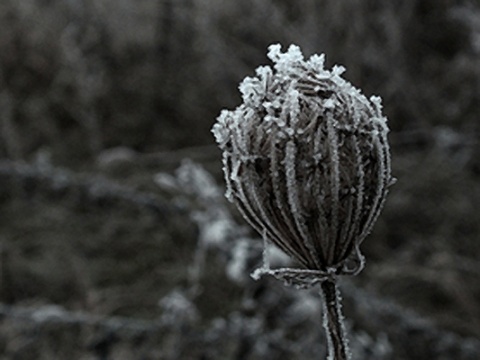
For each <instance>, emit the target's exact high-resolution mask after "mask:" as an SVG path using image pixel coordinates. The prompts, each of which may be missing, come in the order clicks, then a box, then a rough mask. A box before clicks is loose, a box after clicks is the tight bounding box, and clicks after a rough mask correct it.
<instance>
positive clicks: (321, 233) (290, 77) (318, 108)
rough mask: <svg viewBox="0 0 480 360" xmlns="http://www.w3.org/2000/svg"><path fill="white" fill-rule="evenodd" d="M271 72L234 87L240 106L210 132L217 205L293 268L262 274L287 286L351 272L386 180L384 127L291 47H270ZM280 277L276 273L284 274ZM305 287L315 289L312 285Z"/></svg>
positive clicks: (364, 104) (370, 104)
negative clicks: (218, 185) (223, 204)
mask: <svg viewBox="0 0 480 360" xmlns="http://www.w3.org/2000/svg"><path fill="white" fill-rule="evenodd" d="M268 57H269V58H270V59H271V60H272V61H273V63H274V65H273V68H272V67H270V66H262V67H259V68H257V70H256V76H254V77H247V78H246V79H245V80H243V82H242V83H241V84H240V92H241V93H242V98H243V103H242V104H241V105H240V106H238V107H237V108H236V109H235V110H232V111H228V110H223V111H222V112H221V114H220V116H219V117H218V119H217V122H216V124H215V125H214V126H213V130H212V131H213V133H214V135H215V139H216V141H217V143H218V145H219V147H220V149H221V150H222V151H223V165H224V172H225V180H226V183H227V192H226V196H227V198H228V199H229V200H230V201H232V202H233V203H235V205H236V206H237V207H238V209H239V210H240V211H241V213H242V215H243V216H244V217H245V219H246V220H247V221H248V222H249V223H250V224H251V225H252V226H253V227H254V228H255V229H256V230H257V231H258V232H259V233H260V234H262V236H263V237H264V239H266V240H269V241H271V242H273V243H274V244H275V245H277V246H278V247H279V248H280V249H282V250H283V251H284V252H285V253H287V254H288V255H290V256H291V257H292V258H294V259H295V260H296V261H298V263H300V264H301V265H302V268H301V269H287V270H291V271H290V272H289V271H283V272H281V271H280V272H277V273H275V272H272V271H270V270H268V269H264V272H269V273H271V274H273V275H276V276H277V277H280V278H283V279H284V280H288V278H292V277H295V278H297V279H300V278H302V277H304V278H305V277H306V278H307V279H304V280H298V281H295V282H296V283H297V285H302V284H301V283H302V282H304V283H308V282H310V283H311V282H312V278H318V279H319V278H321V277H322V276H330V275H338V274H348V273H357V272H359V271H360V270H361V269H362V267H363V257H362V255H361V254H360V251H359V246H360V244H361V242H362V241H363V240H364V238H365V237H366V236H367V234H368V233H369V232H370V231H371V229H372V226H373V224H374V223H375V220H376V219H377V217H378V214H379V213H380V210H381V208H382V206H383V203H384V201H385V197H386V195H387V189H388V187H389V185H390V184H391V182H392V177H391V174H390V152H389V146H388V141H387V132H388V127H387V119H386V118H385V117H384V116H383V115H382V107H381V100H380V98H378V97H371V98H370V99H368V98H367V97H365V96H364V95H363V94H362V93H361V92H360V91H359V90H358V89H356V88H355V87H354V86H352V85H351V84H350V83H349V82H347V81H346V80H345V79H343V78H342V76H341V75H342V73H343V71H344V68H343V67H339V66H335V67H333V69H332V70H327V69H325V68H324V56H323V55H321V56H318V55H313V56H312V57H310V58H309V59H307V60H305V59H304V57H303V55H302V53H301V51H300V48H299V47H297V46H294V45H291V46H290V47H289V48H288V51H287V52H285V53H282V52H281V47H280V45H271V46H270V47H269V51H268ZM284 270H285V269H284ZM313 282H315V281H313Z"/></svg>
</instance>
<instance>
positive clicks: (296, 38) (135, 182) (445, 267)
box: [0, 0, 480, 360]
mask: <svg viewBox="0 0 480 360" xmlns="http://www.w3.org/2000/svg"><path fill="white" fill-rule="evenodd" d="M276 42H279V43H281V44H283V46H288V45H289V44H290V43H295V44H298V45H300V46H301V47H302V49H303V50H304V52H305V53H306V54H307V55H310V54H312V53H322V52H324V53H326V54H327V65H328V66H331V65H333V64H336V63H338V64H342V65H344V66H346V68H347V72H346V75H345V76H346V77H347V78H348V79H349V81H351V82H352V83H353V84H355V85H356V86H358V87H360V88H362V89H363V90H364V91H365V93H366V94H367V95H371V94H377V95H380V96H381V97H382V98H383V102H384V106H385V113H386V114H387V116H388V117H389V125H390V127H391V129H392V131H391V135H390V140H391V144H392V157H393V164H392V165H393V172H394V175H395V176H396V177H397V178H398V182H397V184H396V185H395V186H394V187H393V188H392V190H391V194H390V196H389V199H388V200H387V204H386V208H385V210H384V212H383V214H382V216H381V218H380V220H379V222H378V223H377V225H376V227H375V229H374V232H373V234H372V235H371V236H370V237H369V238H368V239H367V240H366V241H365V243H364V244H363V250H364V253H365V255H366V257H367V266H366V269H365V270H364V271H363V272H362V273H361V274H360V275H359V276H358V277H356V278H355V279H350V280H346V281H345V282H344V284H343V292H344V293H345V297H346V298H345V303H346V304H345V314H346V316H347V318H348V319H349V332H350V338H351V339H352V340H351V342H352V349H353V352H354V355H355V356H354V358H355V359H427V358H428V359H472V360H473V359H478V358H480V342H479V340H478V339H479V338H480V305H479V304H480V260H479V259H480V212H479V211H478V204H480V185H479V178H480V160H479V159H480V140H479V139H480V122H479V115H480V4H479V3H478V1H475V0H443V1H436V0H406V1H402V2H394V1H389V2H387V1H380V0H368V1H333V0H331V1H315V0H298V1H288V0H262V1H256V0H242V1H224V0H208V1H207V0H141V1H140V0H137V1H133V0H122V1H119V0H95V1H94V0H69V1H60V0H21V1H17V0H15V1H14V0H5V1H1V2H0V302H1V305H0V359H64V358H75V359H77V358H78V359H276V360H277V359H291V358H305V359H309V358H319V357H321V354H323V353H324V351H325V348H324V345H323V342H324V339H323V338H322V336H323V335H322V328H321V315H320V314H319V311H320V310H319V306H320V302H319V301H320V300H319V298H318V295H317V294H315V292H308V291H298V292H297V291H292V290H291V289H285V288H283V286H282V285H281V284H279V283H276V282H274V281H271V280H270V279H262V280H261V281H259V282H254V281H253V280H251V279H250V278H248V273H249V271H251V270H252V269H253V268H254V267H255V266H258V265H259V264H260V257H261V254H260V252H261V245H262V243H261V241H260V240H259V239H258V238H257V237H258V236H257V235H256V234H254V233H252V232H251V231H250V230H249V229H248V227H246V226H245V224H244V222H243V221H242V220H241V219H240V218H239V216H238V214H237V213H236V212H235V211H234V210H233V209H231V208H229V207H228V205H227V204H226V203H225V201H224V200H223V198H222V196H221V193H222V191H223V190H222V187H221V186H222V185H221V184H222V178H221V172H220V166H221V165H220V153H219V151H217V150H216V148H215V146H214V145H213V139H212V137H211V134H210V132H209V129H210V127H211V126H212V124H213V122H214V120H215V117H216V116H217V115H218V113H219V111H220V109H222V108H225V107H227V108H233V107H235V106H236V105H237V104H238V103H239V101H240V97H239V94H238V91H237V89H236V87H237V84H238V83H239V81H240V80H241V79H243V77H245V76H246V75H249V74H251V73H252V72H253V69H255V68H256V67H257V66H258V65H260V64H262V63H265V62H266V57H265V52H266V48H267V46H268V45H269V44H271V43H276ZM186 158H190V159H193V160H195V161H196V162H197V164H194V163H189V162H185V161H183V160H184V159H186ZM182 164H183V165H182ZM179 167H180V168H179ZM177 168H179V169H178V170H176V169H177ZM211 176H213V177H211ZM319 354H320V355H319Z"/></svg>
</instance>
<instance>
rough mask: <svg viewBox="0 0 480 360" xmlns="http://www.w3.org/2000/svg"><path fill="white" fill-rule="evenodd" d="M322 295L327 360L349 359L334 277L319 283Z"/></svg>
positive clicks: (339, 299) (338, 294)
mask: <svg viewBox="0 0 480 360" xmlns="http://www.w3.org/2000/svg"><path fill="white" fill-rule="evenodd" d="M321 294H322V297H323V327H324V328H325V332H326V335H327V343H328V357H327V359H328V360H349V359H350V358H351V357H350V350H349V348H348V341H347V337H346V334H345V326H344V323H343V315H342V310H341V304H340V301H341V298H340V292H339V290H338V287H337V284H336V282H335V279H332V278H330V279H327V280H325V281H323V282H322V284H321Z"/></svg>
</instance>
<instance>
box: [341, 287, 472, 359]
mask: <svg viewBox="0 0 480 360" xmlns="http://www.w3.org/2000/svg"><path fill="white" fill-rule="evenodd" d="M341 288H342V293H343V294H344V296H345V298H346V299H348V301H349V302H350V303H351V304H352V306H353V308H354V311H355V318H356V319H359V320H360V321H361V322H362V324H364V325H366V326H367V327H372V328H373V329H377V330H378V329H381V331H384V332H385V333H386V334H387V335H388V338H389V341H391V342H392V343H393V344H394V348H395V349H403V351H404V352H405V353H406V354H407V358H415V359H420V358H422V359H423V358H432V355H434V354H435V355H436V357H435V358H437V357H438V358H440V357H442V358H445V359H472V360H473V359H477V358H479V357H480V341H479V340H478V339H474V338H463V337H461V336H459V335H457V334H455V333H453V332H449V331H445V330H442V329H439V328H438V327H436V326H435V325H434V324H433V323H432V322H431V321H429V320H427V319H425V318H422V317H421V316H419V315H418V314H416V313H415V312H414V311H411V310H408V309H406V308H403V307H401V306H399V305H397V304H396V303H394V302H392V301H389V300H387V299H384V298H381V297H379V296H377V295H374V294H372V293H371V292H367V291H365V290H363V289H360V288H358V287H356V286H354V285H353V284H352V283H350V282H344V283H342V286H341ZM405 344H409V345H408V348H406V347H405ZM427 344H428V345H427ZM397 355H398V356H399V357H401V354H397ZM422 355H423V356H422Z"/></svg>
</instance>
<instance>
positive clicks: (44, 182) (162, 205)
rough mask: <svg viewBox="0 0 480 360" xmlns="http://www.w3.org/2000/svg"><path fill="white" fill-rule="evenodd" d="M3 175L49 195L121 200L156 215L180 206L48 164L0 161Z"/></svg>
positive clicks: (96, 176) (0, 170)
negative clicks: (50, 193) (38, 186)
mask: <svg viewBox="0 0 480 360" xmlns="http://www.w3.org/2000/svg"><path fill="white" fill-rule="evenodd" d="M1 178H7V179H12V180H14V181H15V183H16V184H17V185H21V184H22V182H24V185H25V188H29V190H31V187H28V186H27V184H32V183H28V182H29V181H30V182H33V185H34V186H35V185H40V187H42V186H43V187H44V188H46V190H48V191H50V192H52V193H53V194H57V195H58V194H61V195H64V194H65V192H69V191H71V192H73V193H75V194H77V195H78V197H79V198H81V200H87V201H90V202H101V201H105V200H107V201H108V200H117V201H124V202H127V203H130V204H134V205H136V206H139V207H142V208H147V209H150V210H152V211H154V212H156V213H158V214H161V215H167V214H168V213H173V212H177V211H179V210H180V209H179V208H178V207H176V206H174V205H172V204H170V203H168V202H166V201H162V200H161V199H160V198H159V197H158V196H157V195H156V194H154V193H152V192H145V191H138V190H135V189H134V188H133V187H131V186H127V185H122V184H119V183H117V182H114V181H112V180H108V179H106V178H104V177H100V176H98V175H93V174H77V173H74V172H72V171H69V170H66V169H61V168H56V167H53V166H51V165H50V164H35V165H31V164H27V163H24V162H19V161H11V160H0V179H1Z"/></svg>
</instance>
